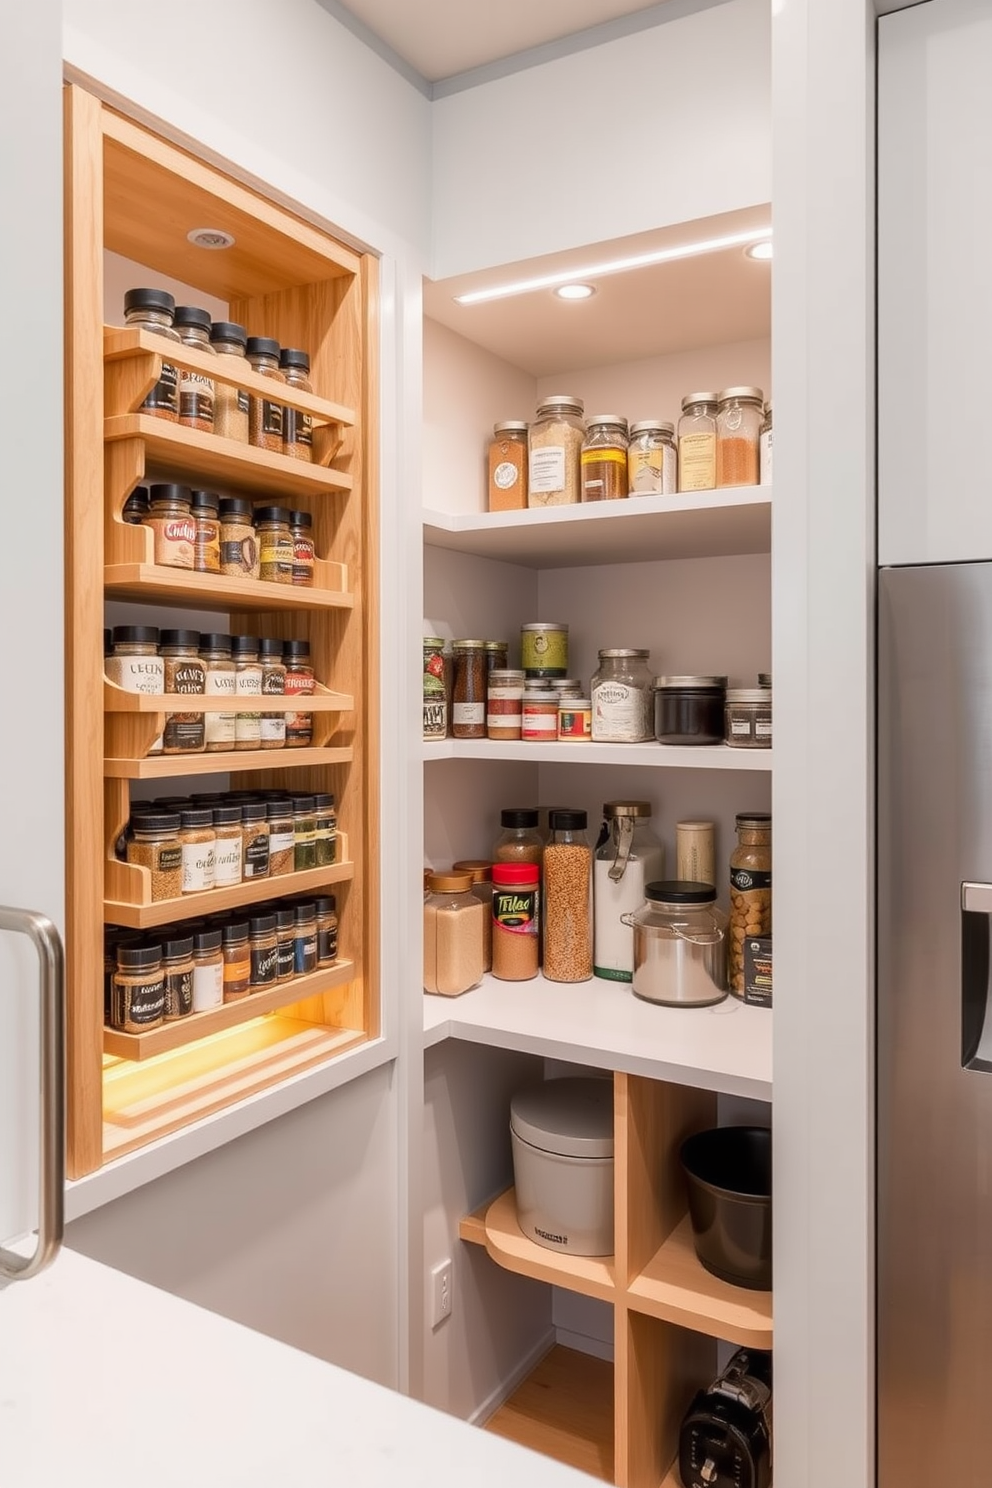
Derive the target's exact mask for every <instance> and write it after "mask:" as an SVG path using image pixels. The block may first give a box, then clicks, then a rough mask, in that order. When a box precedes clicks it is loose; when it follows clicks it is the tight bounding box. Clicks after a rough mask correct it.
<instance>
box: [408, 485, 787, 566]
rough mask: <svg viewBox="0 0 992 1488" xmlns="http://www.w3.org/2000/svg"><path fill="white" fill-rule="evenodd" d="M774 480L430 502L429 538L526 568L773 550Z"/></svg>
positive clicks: (426, 524)
mask: <svg viewBox="0 0 992 1488" xmlns="http://www.w3.org/2000/svg"><path fill="white" fill-rule="evenodd" d="M771 495H772V488H771V486H738V487H735V488H734V489H732V490H724V491H697V492H692V493H689V492H687V493H686V494H684V495H682V496H632V497H628V498H627V500H625V501H595V502H590V503H589V504H588V505H579V506H552V507H543V508H541V507H536V508H533V509H530V510H527V511H519V512H517V511H513V512H442V511H432V510H427V509H425V511H424V541H425V542H426V543H427V544H428V545H430V546H433V547H436V548H454V549H455V550H456V551H457V552H460V553H476V554H478V555H479V556H480V557H483V558H498V559H501V560H503V561H504V562H507V563H519V564H522V565H523V566H524V567H526V568H571V567H582V566H585V565H588V564H593V563H636V562H646V561H648V560H655V559H659V558H662V559H675V558H720V557H725V556H727V555H729V554H735V553H769V552H771V526H772V524H771Z"/></svg>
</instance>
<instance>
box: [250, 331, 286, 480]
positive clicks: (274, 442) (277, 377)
mask: <svg viewBox="0 0 992 1488" xmlns="http://www.w3.org/2000/svg"><path fill="white" fill-rule="evenodd" d="M245 350H246V353H247V356H248V361H249V362H250V363H251V366H252V368H253V369H254V371H256V372H257V373H258V375H259V377H271V378H272V380H273V382H285V381H286V379H285V377H283V375H282V373H281V372H280V371H279V342H278V341H273V340H272V338H271V337H270V336H249V337H248V342H247V345H246V348H245ZM273 391H275V390H273ZM282 426H283V406H282V404H281V403H280V402H278V401H276V399H274V398H260V397H258V395H257V394H255V393H252V394H251V396H250V398H249V399H248V442H249V444H254V445H256V446H257V447H258V448H259V449H265V450H271V451H272V452H273V454H281V453H282Z"/></svg>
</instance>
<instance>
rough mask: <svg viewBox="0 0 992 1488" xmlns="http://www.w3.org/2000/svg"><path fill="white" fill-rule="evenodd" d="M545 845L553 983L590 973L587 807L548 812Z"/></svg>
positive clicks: (547, 966)
mask: <svg viewBox="0 0 992 1488" xmlns="http://www.w3.org/2000/svg"><path fill="white" fill-rule="evenodd" d="M548 824H549V826H550V828H551V840H550V842H549V843H548V845H547V847H546V848H545V849H544V900H543V905H542V908H543V912H544V975H545V976H546V977H547V978H548V980H549V981H551V982H587V981H588V980H589V978H590V977H591V976H592V853H591V851H590V849H589V843H588V840H587V837H586V827H587V825H588V816H587V814H586V812H584V811H572V810H562V809H559V810H556V811H552V812H550V813H549V816H548Z"/></svg>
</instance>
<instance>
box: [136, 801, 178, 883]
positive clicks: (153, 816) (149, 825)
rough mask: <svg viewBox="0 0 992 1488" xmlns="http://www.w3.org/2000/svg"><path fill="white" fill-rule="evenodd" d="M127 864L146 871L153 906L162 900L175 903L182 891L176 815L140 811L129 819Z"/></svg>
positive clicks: (167, 812)
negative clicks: (174, 900) (129, 834)
mask: <svg viewBox="0 0 992 1488" xmlns="http://www.w3.org/2000/svg"><path fill="white" fill-rule="evenodd" d="M127 860H128V862H129V863H135V864H137V865H138V866H139V867H141V868H147V869H148V871H149V873H150V874H151V881H152V883H151V891H152V902H153V903H157V902H158V901H159V900H161V899H178V898H179V896H180V894H181V893H182V891H183V850H182V846H181V844H180V841H179V813H178V812H175V811H143V812H142V813H141V814H140V815H134V816H132V818H131V840H130V841H129V842H128V845H127Z"/></svg>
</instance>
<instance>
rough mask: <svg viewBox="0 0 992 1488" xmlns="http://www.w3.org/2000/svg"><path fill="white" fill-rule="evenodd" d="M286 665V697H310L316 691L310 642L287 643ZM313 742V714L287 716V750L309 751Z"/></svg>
mask: <svg viewBox="0 0 992 1488" xmlns="http://www.w3.org/2000/svg"><path fill="white" fill-rule="evenodd" d="M282 656H283V661H284V662H285V663H286V696H287V697H288V698H298V697H309V696H311V695H312V694H313V690H314V675H313V667H312V666H311V664H310V642H309V641H286V642H284V644H283V648H282ZM312 742H313V714H312V713H297V712H292V713H287V714H286V748H287V749H307V748H309V746H310V744H311V743H312Z"/></svg>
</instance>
